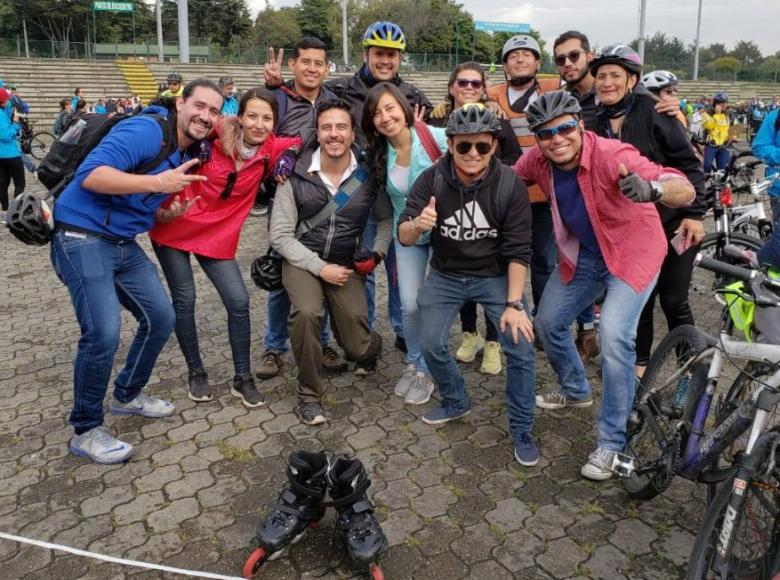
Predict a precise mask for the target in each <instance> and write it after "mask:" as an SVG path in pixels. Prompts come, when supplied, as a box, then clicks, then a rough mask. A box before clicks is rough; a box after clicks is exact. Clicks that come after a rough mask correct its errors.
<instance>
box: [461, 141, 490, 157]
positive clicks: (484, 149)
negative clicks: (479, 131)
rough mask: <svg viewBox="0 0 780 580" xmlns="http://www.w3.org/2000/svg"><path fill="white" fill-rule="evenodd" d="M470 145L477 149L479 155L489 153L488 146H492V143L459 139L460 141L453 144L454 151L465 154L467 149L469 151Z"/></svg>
mask: <svg viewBox="0 0 780 580" xmlns="http://www.w3.org/2000/svg"><path fill="white" fill-rule="evenodd" d="M472 146H473V147H474V148H475V149H476V150H477V153H479V154H480V155H487V154H488V153H490V148H491V147H492V146H493V144H492V143H486V142H485V141H477V142H476V143H472V142H471V141H461V142H460V143H458V144H456V145H455V151H457V152H458V153H460V154H461V155H465V154H466V153H468V152H469V151H471V148H472Z"/></svg>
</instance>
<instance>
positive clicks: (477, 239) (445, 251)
mask: <svg viewBox="0 0 780 580" xmlns="http://www.w3.org/2000/svg"><path fill="white" fill-rule="evenodd" d="M437 174H438V177H437ZM499 185H500V187H499ZM434 195H435V196H436V214H437V216H438V217H437V220H436V227H435V228H434V230H433V233H432V235H431V246H432V248H433V256H432V257H431V267H432V268H433V269H435V270H437V271H439V272H442V273H445V274H452V275H454V276H479V277H485V278H487V277H492V276H502V275H504V274H506V271H507V266H508V264H509V262H519V263H521V264H523V265H526V266H527V265H528V264H529V263H530V261H531V206H530V203H529V201H528V190H527V189H526V187H525V184H524V183H523V181H522V180H521V179H519V178H518V177H517V176H516V175H515V172H514V171H513V170H512V168H511V167H508V166H506V165H504V164H502V163H501V162H500V161H498V160H497V159H496V158H495V157H493V158H492V159H491V160H490V165H489V167H488V170H487V173H486V174H485V177H484V178H483V179H481V180H480V181H478V182H476V183H474V184H472V185H471V186H468V187H466V186H465V185H463V183H461V181H460V180H459V179H458V178H457V177H456V176H455V168H454V165H453V160H452V156H451V155H450V154H449V153H448V154H446V155H445V156H444V157H443V158H442V159H441V160H440V161H439V162H438V163H437V164H436V165H434V166H433V167H430V168H428V169H426V170H425V171H423V172H422V173H421V174H420V176H419V177H418V178H417V180H416V181H415V182H414V185H412V189H411V191H410V192H409V195H408V197H407V198H406V207H405V208H404V211H403V213H402V214H401V218H400V220H399V223H403V222H406V221H409V220H410V219H413V218H416V217H417V216H418V215H420V214H421V213H422V210H423V209H424V208H425V206H427V205H428V202H429V201H430V199H431V196H434Z"/></svg>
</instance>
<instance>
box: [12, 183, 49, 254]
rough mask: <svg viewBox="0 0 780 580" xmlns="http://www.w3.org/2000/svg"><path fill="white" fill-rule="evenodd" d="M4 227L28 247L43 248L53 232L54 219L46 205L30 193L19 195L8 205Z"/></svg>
mask: <svg viewBox="0 0 780 580" xmlns="http://www.w3.org/2000/svg"><path fill="white" fill-rule="evenodd" d="M5 220H6V226H7V227H8V229H9V230H10V232H11V233H12V234H13V235H14V237H16V238H17V239H18V240H20V241H22V242H24V243H25V244H27V245H28V246H44V245H46V244H47V243H48V241H49V240H50V239H51V234H52V232H53V231H54V217H53V215H52V211H51V209H50V208H49V206H48V204H47V203H46V202H45V201H43V200H42V199H41V198H39V197H35V196H34V195H33V194H31V193H26V192H25V193H20V194H19V195H18V196H16V197H15V198H14V199H13V201H11V203H10V204H9V205H8V212H7V213H6V216H5Z"/></svg>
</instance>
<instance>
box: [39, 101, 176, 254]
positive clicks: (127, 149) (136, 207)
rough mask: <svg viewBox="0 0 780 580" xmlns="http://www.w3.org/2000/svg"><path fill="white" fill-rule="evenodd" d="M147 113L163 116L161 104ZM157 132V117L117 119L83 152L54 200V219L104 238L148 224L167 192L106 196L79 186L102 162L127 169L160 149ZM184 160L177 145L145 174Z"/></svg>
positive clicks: (132, 234)
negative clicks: (106, 131)
mask: <svg viewBox="0 0 780 580" xmlns="http://www.w3.org/2000/svg"><path fill="white" fill-rule="evenodd" d="M147 111H150V112H155V113H159V114H161V115H164V116H167V114H168V111H167V109H165V108H163V107H149V108H148V109H147ZM162 140H163V131H162V128H161V127H160V124H159V123H158V121H157V119H156V118H155V117H153V116H151V115H145V114H141V115H138V116H135V117H131V118H129V119H126V120H124V121H121V122H120V123H118V124H117V125H116V126H115V127H114V128H113V129H111V131H110V132H109V134H108V135H106V136H105V137H104V138H103V140H102V141H101V142H100V144H99V145H98V146H97V147H95V149H93V150H92V152H90V153H89V155H87V157H86V158H85V159H84V161H82V163H81V165H79V168H78V169H77V170H76V175H75V176H74V178H73V181H71V182H70V183H69V184H68V186H67V187H66V188H65V189H64V190H63V192H62V193H61V194H60V196H59V197H58V198H57V203H56V204H55V206H54V221H55V222H56V223H58V224H65V225H71V226H75V227H77V228H81V229H85V230H88V231H91V232H96V233H99V234H104V235H107V236H111V237H115V238H122V239H132V238H133V237H135V236H136V235H137V234H140V233H143V232H148V231H149V230H150V229H151V228H152V226H154V212H155V211H156V210H157V209H158V208H159V207H160V205H161V204H162V203H163V202H164V201H165V200H166V199H167V198H168V195H169V194H167V193H156V192H148V193H133V194H124V195H108V194H103V193H99V192H96V191H92V190H90V189H87V188H85V187H84V186H83V182H84V180H85V179H86V178H87V176H88V175H89V174H90V173H92V171H93V170H94V169H96V168H98V167H101V166H103V165H107V166H109V167H113V168H115V169H118V170H119V171H124V172H126V173H131V172H132V171H133V170H134V169H135V168H137V167H140V166H142V165H143V164H145V163H148V162H149V161H151V160H153V159H154V158H155V157H157V155H158V154H159V153H160V147H162ZM187 159H188V157H187V156H186V155H182V153H181V151H180V150H179V149H176V150H174V152H173V153H171V155H170V156H168V158H167V159H165V160H163V162H162V163H160V165H159V166H157V167H156V168H155V169H153V170H152V171H149V172H148V173H147V175H157V174H158V173H162V172H163V171H167V170H169V169H174V168H176V167H178V166H179V165H181V164H182V163H183V162H185V161H186V160H187Z"/></svg>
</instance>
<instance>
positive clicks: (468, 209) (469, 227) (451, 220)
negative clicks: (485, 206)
mask: <svg viewBox="0 0 780 580" xmlns="http://www.w3.org/2000/svg"><path fill="white" fill-rule="evenodd" d="M439 233H440V234H441V235H442V236H444V237H445V238H449V239H451V240H458V241H465V242H468V241H471V240H482V239H484V238H497V237H498V230H497V229H495V228H491V227H490V224H489V223H488V221H487V218H486V217H485V214H484V213H482V208H481V207H479V204H478V203H477V202H476V201H470V202H469V203H467V204H466V205H465V206H463V208H461V209H459V210H457V211H456V212H455V213H454V214H453V215H452V216H451V217H448V218H447V219H445V220H444V223H443V224H441V226H439Z"/></svg>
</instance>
